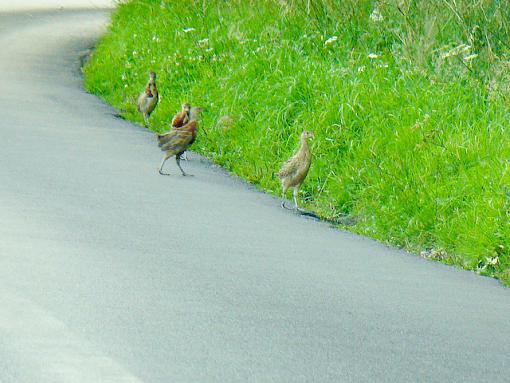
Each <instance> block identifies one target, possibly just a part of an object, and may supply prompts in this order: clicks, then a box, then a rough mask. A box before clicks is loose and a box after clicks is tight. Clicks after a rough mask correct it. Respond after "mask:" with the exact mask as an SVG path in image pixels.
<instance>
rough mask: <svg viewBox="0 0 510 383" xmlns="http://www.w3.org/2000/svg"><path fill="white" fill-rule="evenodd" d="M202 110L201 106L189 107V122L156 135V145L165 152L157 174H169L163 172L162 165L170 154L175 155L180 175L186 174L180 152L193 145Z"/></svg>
mask: <svg viewBox="0 0 510 383" xmlns="http://www.w3.org/2000/svg"><path fill="white" fill-rule="evenodd" d="M202 111H203V109H202V108H198V107H194V108H191V110H190V114H189V122H188V123H187V124H185V125H183V126H182V127H180V128H175V129H172V130H170V131H169V132H167V133H165V134H159V135H158V145H159V147H160V148H161V150H162V151H163V152H166V154H165V157H164V158H163V161H161V165H160V167H159V174H162V175H169V174H168V173H163V165H164V164H165V162H166V160H168V159H169V158H170V157H172V156H175V161H176V162H177V166H178V167H179V169H180V170H181V173H182V175H183V176H187V175H188V174H186V172H184V170H183V169H182V167H181V163H180V162H181V154H182V153H184V152H185V151H186V150H188V148H189V147H190V146H191V145H193V143H194V142H195V139H196V138H197V129H198V121H197V119H198V116H199V115H200V113H202Z"/></svg>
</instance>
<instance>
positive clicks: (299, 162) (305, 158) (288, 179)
mask: <svg viewBox="0 0 510 383" xmlns="http://www.w3.org/2000/svg"><path fill="white" fill-rule="evenodd" d="M312 137H315V136H314V134H313V133H312V132H308V131H306V130H305V131H304V132H303V133H301V146H300V147H299V150H298V151H297V152H296V154H294V155H293V156H292V157H291V158H290V159H289V160H288V161H287V162H285V163H284V164H283V166H282V168H281V169H280V171H279V172H278V173H276V175H277V176H278V178H279V179H280V181H281V182H282V207H283V208H285V194H286V193H287V190H288V189H289V188H291V187H293V188H294V209H296V210H299V207H298V202H297V195H298V193H299V188H300V186H301V184H302V183H303V181H304V180H305V178H306V176H307V175H308V170H309V169H310V165H311V164H312V153H311V152H310V148H309V147H308V139H309V138H312Z"/></svg>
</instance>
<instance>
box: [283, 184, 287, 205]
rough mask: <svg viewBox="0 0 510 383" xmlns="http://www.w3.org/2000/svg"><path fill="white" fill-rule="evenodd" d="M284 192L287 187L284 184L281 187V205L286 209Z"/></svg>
mask: <svg viewBox="0 0 510 383" xmlns="http://www.w3.org/2000/svg"><path fill="white" fill-rule="evenodd" d="M286 193H287V188H286V187H285V186H284V187H283V189H282V207H283V208H284V209H287V207H286V206H285V194H286Z"/></svg>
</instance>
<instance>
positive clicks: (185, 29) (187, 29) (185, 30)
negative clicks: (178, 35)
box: [182, 28, 196, 33]
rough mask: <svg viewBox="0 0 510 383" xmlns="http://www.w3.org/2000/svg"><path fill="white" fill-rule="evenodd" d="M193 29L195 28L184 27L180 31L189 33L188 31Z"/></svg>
mask: <svg viewBox="0 0 510 383" xmlns="http://www.w3.org/2000/svg"><path fill="white" fill-rule="evenodd" d="M195 30H196V29H195V28H184V29H183V30H182V31H183V32H184V33H190V32H193V31H195Z"/></svg>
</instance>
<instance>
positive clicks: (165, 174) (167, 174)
mask: <svg viewBox="0 0 510 383" xmlns="http://www.w3.org/2000/svg"><path fill="white" fill-rule="evenodd" d="M159 174H161V175H162V176H171V174H170V173H163V171H162V170H161V169H159Z"/></svg>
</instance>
